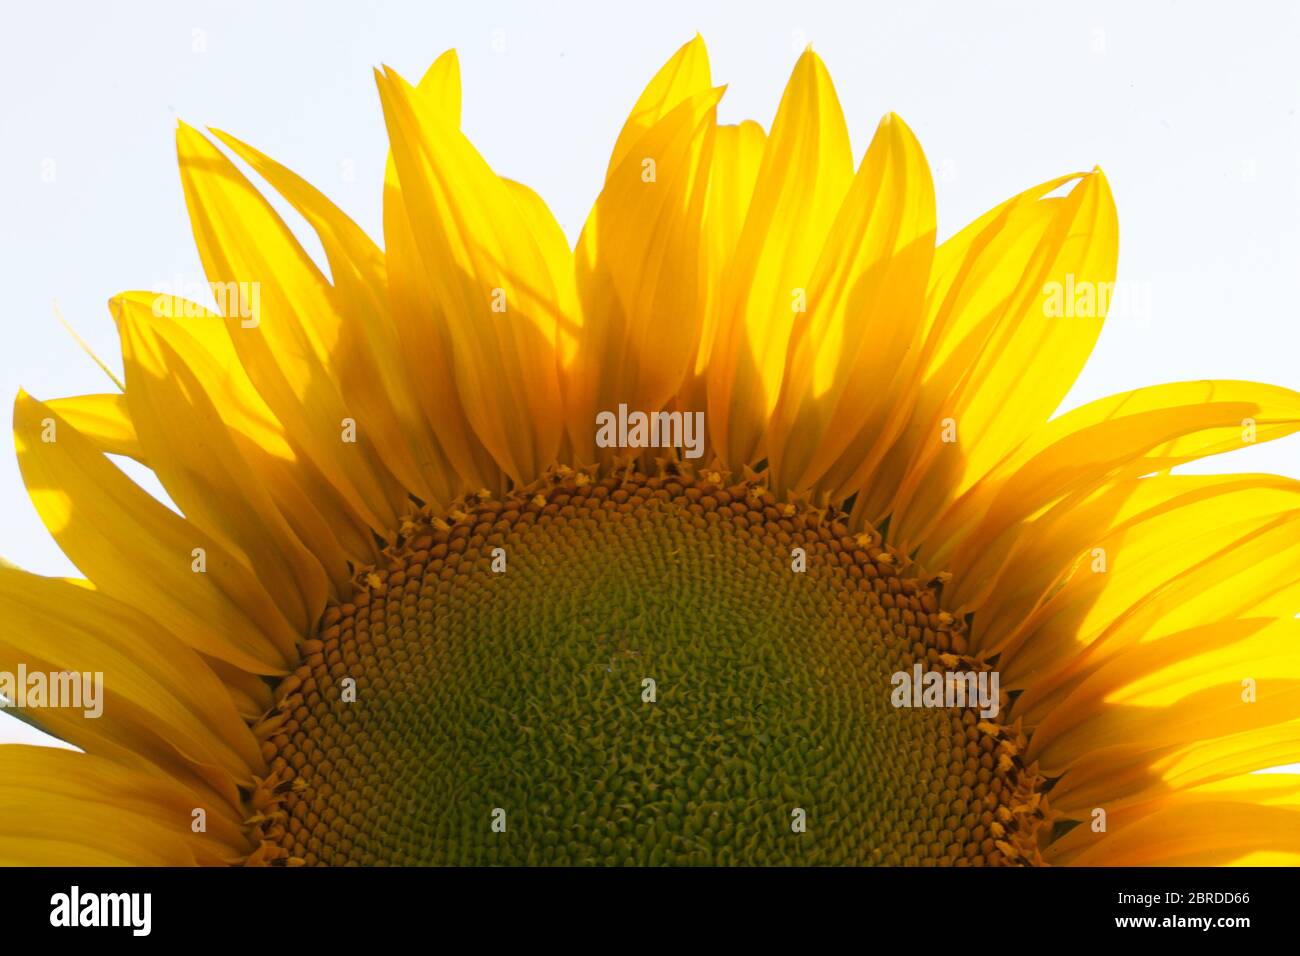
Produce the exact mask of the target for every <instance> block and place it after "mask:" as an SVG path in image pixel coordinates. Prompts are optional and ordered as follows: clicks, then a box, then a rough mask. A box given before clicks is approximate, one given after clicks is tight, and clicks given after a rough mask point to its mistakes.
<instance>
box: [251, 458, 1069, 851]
mask: <svg viewBox="0 0 1300 956" xmlns="http://www.w3.org/2000/svg"><path fill="white" fill-rule="evenodd" d="M709 478H713V479H714V480H713V481H710V480H708V479H709ZM900 563H902V562H901V561H900V560H899V559H897V558H895V557H894V556H892V555H891V554H889V553H888V552H886V551H882V550H881V549H880V548H879V547H877V546H876V545H875V544H874V543H873V540H872V539H871V538H870V537H869V536H868V535H857V536H853V535H850V534H849V533H848V532H847V531H846V529H845V528H844V527H843V526H842V525H839V524H837V523H835V522H834V521H833V520H832V519H829V518H827V517H826V516H825V515H824V514H822V513H820V512H816V511H813V510H809V509H805V508H802V507H797V506H795V505H791V504H784V503H782V502H780V501H778V500H777V499H776V498H775V497H774V496H773V495H772V494H771V493H770V492H768V491H766V490H765V489H762V488H760V487H757V486H754V485H752V484H746V483H742V484H738V485H733V486H730V487H723V486H722V484H721V482H720V480H719V479H718V476H716V475H706V476H703V477H699V478H693V477H689V476H685V475H680V474H670V475H664V476H662V477H653V478H652V477H646V476H644V475H641V474H637V473H631V472H629V473H621V474H618V475H612V476H608V477H605V478H603V479H598V480H587V476H585V475H572V474H569V473H566V474H565V475H564V476H563V477H560V476H556V477H555V478H554V480H553V481H551V482H550V483H548V484H547V486H546V487H544V488H542V489H540V490H534V491H530V492H529V493H528V494H527V495H521V496H516V497H512V498H509V499H507V500H505V501H495V500H490V499H475V500H472V501H471V502H469V503H467V504H465V505H463V506H462V508H460V509H458V510H455V511H453V512H452V513H451V514H450V515H448V516H443V517H441V518H432V517H417V518H415V519H413V520H412V522H411V523H410V524H409V525H408V527H407V528H405V529H404V533H403V535H402V536H401V537H400V538H399V539H398V544H397V545H395V546H394V547H393V548H391V549H390V551H389V553H388V562H387V564H386V566H383V567H379V568H376V569H374V570H373V571H369V572H365V573H363V574H361V575H359V576H358V585H357V589H356V593H355V594H354V595H353V596H352V598H351V600H349V601H348V602H347V603H344V604H341V605H337V606H332V607H330V608H329V609H328V610H327V612H326V614H325V616H324V619H323V621H322V624H321V629H320V633H319V635H318V639H317V640H313V641H310V642H308V643H307V644H306V645H305V647H304V659H303V662H302V666H301V667H300V668H299V669H298V671H297V672H296V673H295V674H294V675H292V676H291V677H289V678H287V679H286V681H285V682H284V683H283V684H282V686H281V688H280V695H279V696H280V698H281V700H282V703H281V712H282V714H283V716H284V722H283V724H281V725H280V726H279V728H278V731H277V732H276V733H275V734H274V735H273V736H272V737H271V739H270V740H269V742H268V748H267V749H268V753H269V754H270V756H271V760H270V762H271V764H272V771H273V786H275V787H276V790H275V803H274V807H275V810H274V812H272V813H270V814H268V815H267V819H266V820H265V821H263V822H260V823H259V824H257V829H258V831H259V832H258V835H259V836H260V837H261V838H262V839H264V840H266V841H268V842H270V843H272V844H275V845H277V846H278V847H281V848H283V851H284V852H282V853H280V856H281V857H282V858H284V859H288V860H290V861H292V862H299V861H301V862H304V863H307V864H349V863H351V864H444V863H446V864H526V863H540V864H661V863H663V864H871V863H880V864H932V863H961V862H965V863H999V862H1011V863H1017V862H1026V861H1032V860H1034V859H1035V858H1036V856H1037V853H1036V850H1035V845H1036V833H1035V831H1036V830H1037V828H1038V824H1039V822H1040V820H1041V819H1042V816H1043V812H1044V808H1043V807H1042V806H1041V801H1040V799H1039V794H1038V792H1037V790H1036V787H1037V784H1038V782H1039V780H1038V778H1037V777H1036V776H1035V775H1033V774H1032V772H1031V771H1029V770H1026V769H1025V768H1024V767H1023V766H1022V764H1021V760H1020V757H1019V750H1020V747H1021V745H1023V738H1020V737H1019V736H1018V732H1017V731H1015V730H1014V729H1012V728H1010V727H1007V726H1004V725H1003V724H1001V723H1000V722H999V720H998V719H997V718H996V717H995V716H981V713H980V706H979V704H978V703H977V702H976V701H974V700H972V701H970V702H969V704H970V705H967V706H950V705H949V706H920V707H915V706H903V707H899V706H896V702H897V698H898V695H899V689H898V686H897V684H896V682H895V680H894V675H896V674H900V673H906V674H908V675H909V678H910V677H911V676H912V675H914V674H916V673H918V668H917V665H920V671H923V672H925V673H930V672H945V673H953V672H957V673H962V672H965V673H970V674H972V675H978V674H980V673H983V674H984V675H985V677H986V678H987V677H988V676H989V673H988V672H989V668H988V666H987V665H986V664H982V663H980V662H977V661H975V660H973V659H971V658H969V657H966V656H964V655H963V651H964V650H965V640H964V635H963V632H962V629H961V626H960V625H959V624H958V623H957V622H955V621H953V620H952V618H951V616H950V615H948V614H945V613H943V612H941V611H940V609H939V601H938V598H939V596H938V594H937V592H936V590H935V588H934V587H932V586H930V585H926V584H925V583H923V582H921V581H918V580H915V579H912V578H908V577H906V576H905V575H902V574H900V572H899V571H898V570H896V566H897V565H899V564H900ZM949 683H950V684H951V681H950V682H949ZM983 683H984V684H987V683H988V682H987V681H985V682H983ZM970 686H972V687H973V686H975V680H974V678H973V679H972V680H971V681H970ZM908 693H909V699H910V695H911V692H910V691H909V692H908ZM917 695H918V697H917V699H918V701H919V691H918V692H917ZM948 703H949V704H951V700H949V701H948Z"/></svg>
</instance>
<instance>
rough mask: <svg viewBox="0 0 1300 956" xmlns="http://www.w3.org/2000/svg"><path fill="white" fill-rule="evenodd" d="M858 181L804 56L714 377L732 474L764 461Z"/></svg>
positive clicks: (721, 335) (774, 139)
mask: <svg viewBox="0 0 1300 956" xmlns="http://www.w3.org/2000/svg"><path fill="white" fill-rule="evenodd" d="M852 179H853V155H852V151H851V149H850V147H849V134H848V129H847V127H846V126H845V124H844V115H843V113H842V111H841V110H840V104H839V100H838V99H837V97H836V96H835V89H834V87H833V86H832V84H831V79H830V75H829V74H828V73H827V72H826V67H825V66H824V65H823V64H822V61H821V59H820V58H819V57H818V56H817V55H816V54H815V53H813V52H812V50H807V51H806V52H804V54H803V55H802V56H801V57H800V58H799V62H798V63H797V64H796V65H795V68H794V73H793V74H792V75H791V77H790V82H789V84H788V85H787V86H786V89H785V95H784V96H782V98H781V105H780V107H779V108H778V109H777V114H776V119H775V120H774V121H773V123H772V132H771V134H770V135H769V136H768V138H767V144H766V148H765V149H764V152H763V162H762V165H761V167H760V168H759V172H758V180H757V183H756V185H755V187H754V195H753V199H752V200H751V201H750V206H749V212H748V215H747V216H746V218H745V226H744V229H743V230H742V231H741V236H740V240H739V243H738V245H737V248H736V253H735V258H734V261H733V263H732V269H731V275H730V276H729V279H728V282H727V293H726V297H725V300H724V304H723V318H722V321H721V323H720V324H719V328H718V335H717V339H716V342H715V346H714V350H713V353H712V355H713V360H712V362H711V367H710V370H709V386H708V393H709V428H710V431H711V433H712V437H713V441H714V443H715V446H716V448H717V450H718V453H719V455H720V456H721V457H722V459H723V460H724V462H725V463H726V464H728V465H729V466H730V467H732V468H736V469H739V468H740V467H741V466H743V465H745V464H749V463H752V462H755V461H757V460H758V457H757V453H758V449H759V446H760V443H761V441H762V438H763V433H764V430H765V429H766V427H767V422H768V418H769V416H770V415H771V413H772V409H773V407H774V406H775V404H776V401H777V396H778V394H779V391H780V386H781V378H782V374H783V372H784V370H785V362H786V348H787V344H788V342H789V338H790V330H791V328H792V327H793V325H794V321H795V318H796V316H797V315H798V314H799V313H798V310H799V309H800V308H801V307H802V304H803V302H804V301H805V300H806V296H807V291H808V284H809V281H810V280H811V278H812V273H813V267H814V266H815V265H816V262H817V259H818V257H819V256H820V255H821V251H822V246H823V243H824V242H825V240H826V237H827V234H828V233H829V231H830V228H831V224H832V222H834V220H835V216H836V214H837V213H838V212H839V208H840V203H841V201H842V200H843V198H844V196H845V194H846V193H847V191H848V188H849V184H850V182H851V181H852Z"/></svg>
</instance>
